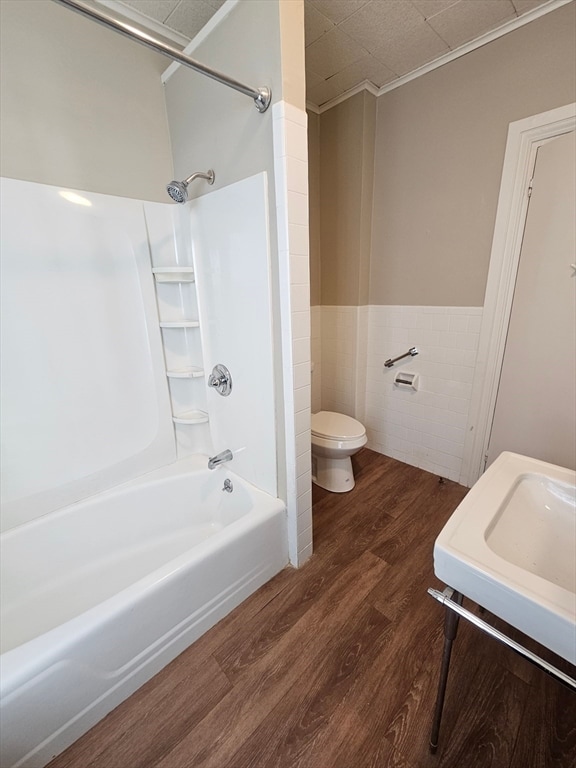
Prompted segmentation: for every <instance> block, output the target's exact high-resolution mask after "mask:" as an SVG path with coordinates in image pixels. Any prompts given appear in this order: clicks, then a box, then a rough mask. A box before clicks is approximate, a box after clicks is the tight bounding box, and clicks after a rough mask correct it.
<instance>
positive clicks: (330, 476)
mask: <svg viewBox="0 0 576 768" xmlns="http://www.w3.org/2000/svg"><path fill="white" fill-rule="evenodd" d="M312 482H313V483H315V484H316V485H318V486H320V488H324V489H325V490H326V491H332V493H346V492H347V491H351V490H352V488H354V472H353V471H352V461H351V459H350V456H344V458H342V459H329V458H327V457H325V456H314V455H312Z"/></svg>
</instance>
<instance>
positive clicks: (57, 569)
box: [0, 457, 265, 652]
mask: <svg viewBox="0 0 576 768" xmlns="http://www.w3.org/2000/svg"><path fill="white" fill-rule="evenodd" d="M224 479H229V480H231V482H232V483H233V489H234V490H233V492H232V493H227V492H225V491H223V483H224ZM258 495H259V492H258V490H257V489H255V488H251V489H249V486H247V485H246V484H245V483H243V482H242V481H241V480H240V478H237V479H236V476H235V475H234V474H233V473H231V472H228V473H225V472H223V471H222V470H219V471H217V472H209V471H208V470H207V469H206V458H205V457H192V458H190V459H184V460H181V461H179V462H177V463H176V464H174V465H172V466H171V467H169V468H162V469H161V470H157V471H155V472H151V473H149V474H148V475H146V476H144V477H143V478H140V479H138V480H137V481H131V482H129V483H126V484H124V485H122V486H119V487H118V488H116V489H114V490H112V491H109V492H107V493H103V494H100V495H99V496H98V497H94V498H91V499H89V500H87V501H85V502H81V503H79V504H73V505H70V506H69V507H67V508H64V509H61V510H58V511H56V512H53V513H51V514H49V515H44V516H43V517H41V518H38V519H37V520H34V521H31V522H30V523H27V524H24V525H22V526H19V527H17V528H14V529H12V530H10V531H7V532H6V533H5V534H4V535H3V536H2V540H1V550H2V558H1V564H0V568H1V577H0V593H1V605H2V622H1V625H0V637H1V641H2V645H1V648H2V652H6V651H9V650H11V649H12V648H15V647H17V646H19V645H21V644H22V643H25V642H27V641H28V640H30V639H32V638H34V637H37V636H39V635H41V634H44V633H45V632H48V631H50V630H51V629H53V628H54V627H57V626H59V625H61V624H63V623H65V622H67V621H69V620H70V619H72V618H74V617H75V616H77V615H79V614H80V613H82V612H84V611H86V610H89V609H90V608H92V607H93V606H95V605H98V604H99V603H102V602H103V601H105V600H107V599H108V598H110V597H112V596H113V595H115V594H116V593H118V592H119V591H121V590H123V589H126V588H127V587H129V586H130V585H132V584H135V583H136V582H138V581H139V580H141V579H143V578H145V577H146V576H148V575H149V574H151V573H153V572H156V571H158V569H161V568H163V567H165V566H166V564H167V563H175V562H176V560H177V558H178V557H179V556H181V555H183V554H185V553H186V552H188V551H190V550H192V549H193V548H195V547H197V546H198V545H199V544H200V543H201V542H202V541H204V540H206V539H208V538H210V537H213V536H215V535H216V534H217V533H219V532H220V531H222V530H223V529H224V528H226V527H227V526H230V525H232V524H233V523H234V522H236V521H238V520H240V519H241V518H242V517H244V516H245V515H248V514H249V513H250V512H252V511H254V509H255V506H256V504H257V501H258ZM262 497H263V498H265V497H264V494H262ZM173 567H175V566H173Z"/></svg>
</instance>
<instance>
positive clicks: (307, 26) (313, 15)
mask: <svg viewBox="0 0 576 768" xmlns="http://www.w3.org/2000/svg"><path fill="white" fill-rule="evenodd" d="M333 26H334V22H332V21H330V19H327V18H326V16H324V14H323V13H320V11H317V10H316V8H314V6H313V5H311V4H310V3H306V5H305V6H304V36H305V39H306V45H311V44H312V43H313V42H314V41H315V40H318V38H319V37H322V35H323V34H324V33H325V32H328V30H329V29H332V27H333Z"/></svg>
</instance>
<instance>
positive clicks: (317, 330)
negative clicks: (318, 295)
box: [310, 306, 322, 413]
mask: <svg viewBox="0 0 576 768" xmlns="http://www.w3.org/2000/svg"><path fill="white" fill-rule="evenodd" d="M321 343H322V307H320V306H316V307H311V308H310V352H311V354H312V364H313V366H314V370H313V371H312V404H311V405H312V413H317V412H318V411H320V410H322V346H321Z"/></svg>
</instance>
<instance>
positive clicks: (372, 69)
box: [326, 55, 397, 93]
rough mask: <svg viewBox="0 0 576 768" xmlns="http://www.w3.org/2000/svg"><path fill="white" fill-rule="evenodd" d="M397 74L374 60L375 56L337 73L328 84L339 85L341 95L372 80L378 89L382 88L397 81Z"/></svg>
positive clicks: (368, 56)
mask: <svg viewBox="0 0 576 768" xmlns="http://www.w3.org/2000/svg"><path fill="white" fill-rule="evenodd" d="M396 77H397V76H396V74H395V73H394V72H392V71H391V70H390V69H388V67H387V66H386V65H385V64H382V62H381V61H378V59H376V58H374V56H370V55H367V56H365V57H364V58H363V59H360V60H359V61H355V62H354V64H350V65H349V66H348V67H345V68H344V69H343V70H341V71H340V72H337V73H336V74H335V75H333V76H332V77H331V78H330V79H329V80H327V81H326V82H327V83H329V84H330V85H338V86H339V90H340V93H344V91H349V90H350V89H351V88H354V86H356V85H359V83H362V82H364V80H370V82H371V83H372V84H373V85H375V86H376V87H377V88H380V87H381V86H382V85H385V83H389V82H391V81H392V80H395V79H396Z"/></svg>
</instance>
